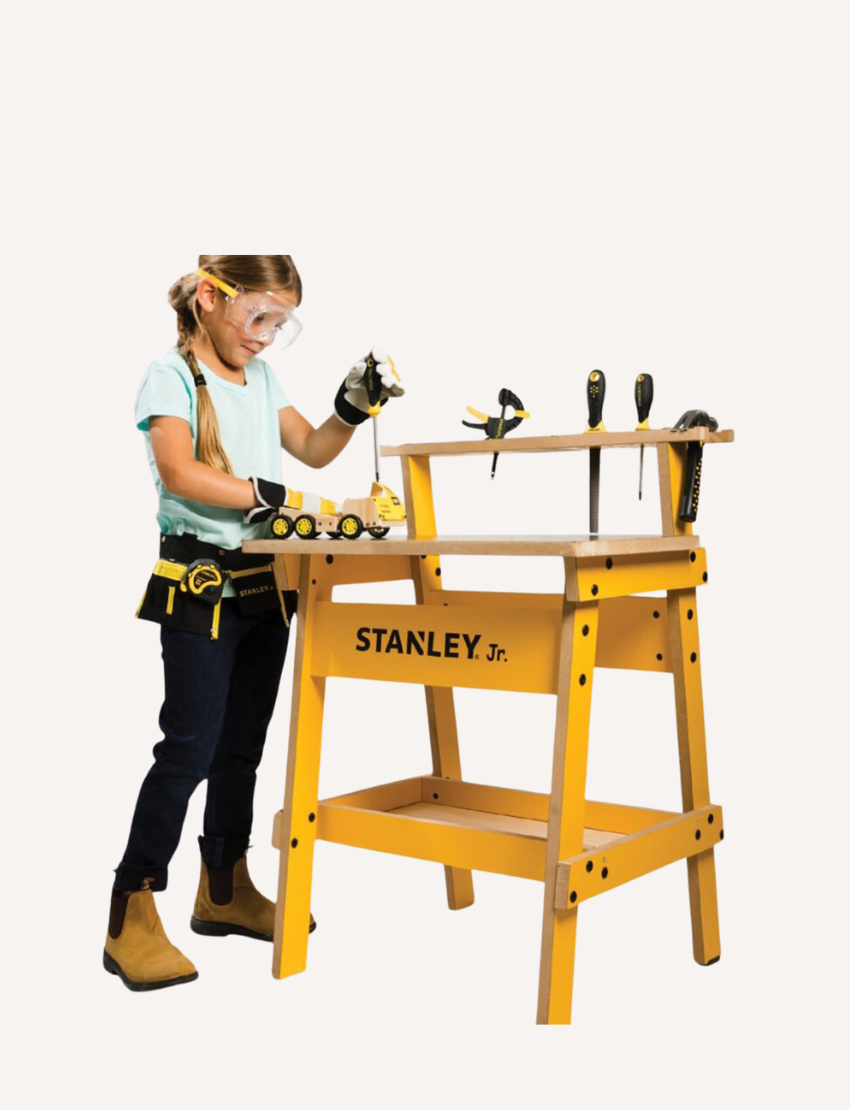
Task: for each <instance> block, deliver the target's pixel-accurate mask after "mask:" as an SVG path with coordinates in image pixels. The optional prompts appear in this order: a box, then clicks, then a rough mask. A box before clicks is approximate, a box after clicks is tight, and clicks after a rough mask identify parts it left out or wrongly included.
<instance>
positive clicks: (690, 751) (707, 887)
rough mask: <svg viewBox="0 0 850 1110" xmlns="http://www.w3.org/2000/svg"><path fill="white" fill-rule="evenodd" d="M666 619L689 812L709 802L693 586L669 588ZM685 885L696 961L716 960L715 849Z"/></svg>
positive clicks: (692, 868)
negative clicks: (688, 898)
mask: <svg viewBox="0 0 850 1110" xmlns="http://www.w3.org/2000/svg"><path fill="white" fill-rule="evenodd" d="M667 621H668V626H669V629H670V649H671V650H670V655H671V660H672V667H673V681H674V686H675V690H676V726H677V731H678V734H679V769H680V772H681V778H682V808H683V809H684V811H685V812H688V811H689V810H693V809H697V808H699V807H700V806H705V805H708V804H709V803H710V801H711V799H710V797H709V791H708V757H707V753H706V747H705V718H704V716H703V704H702V674H701V661H700V650H699V631H698V627H697V596H696V590H694V589H691V590H670V591H668V594H667ZM688 888H689V892H690V903H691V928H692V930H693V943H694V959H695V960H696V962H697V963H698V964H703V965H706V964H713V963H716V962H717V961H718V960H719V959H720V923H719V919H718V915H717V883H716V880H715V875H714V849H709V851H707V852H701V853H700V854H699V855H698V856H691V857H690V858H689V859H688Z"/></svg>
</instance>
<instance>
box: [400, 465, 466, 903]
mask: <svg viewBox="0 0 850 1110" xmlns="http://www.w3.org/2000/svg"><path fill="white" fill-rule="evenodd" d="M401 472H402V479H403V481H404V502H405V507H406V512H407V532H408V535H409V536H410V537H411V538H414V537H416V536H434V535H436V533H437V522H436V518H435V515H434V495H433V491H432V488H431V460H430V459H428V458H424V457H423V458H419V457H416V456H414V457H411V458H402V460H401ZM410 576H411V578H412V579H413V587H414V590H415V592H416V604H417V605H424V604H427V596H426V595H427V594H428V591H434V590H441V589H442V588H443V581H442V571H441V569H440V558H439V556H438V555H429V556H427V557H425V556H421V557H420V556H415V555H414V556H413V557H412V558H411V560H410ZM425 705H426V708H427V711H428V731H429V734H430V737H431V758H432V762H433V767H434V771H433V773H434V775H435V776H437V777H438V778H448V779H455V780H460V779H461V778H462V777H463V776H462V775H461V771H460V747H459V746H458V739H457V719H456V717H455V703H454V692H453V691H452V689H451V688H450V687H445V688H441V687H435V686H426V687H425ZM445 872H446V895H447V897H448V902H449V909H450V910H462V909H465V908H466V907H467V906H471V905H472V903H473V902H474V901H475V892H474V890H473V886H472V872H471V871H465V870H464V869H463V868H460V867H446V869H445Z"/></svg>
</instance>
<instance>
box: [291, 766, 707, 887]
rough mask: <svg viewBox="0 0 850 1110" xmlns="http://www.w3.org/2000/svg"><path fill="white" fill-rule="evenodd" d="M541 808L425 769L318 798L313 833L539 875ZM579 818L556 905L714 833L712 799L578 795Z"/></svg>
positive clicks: (534, 799)
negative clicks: (679, 801) (680, 808)
mask: <svg viewBox="0 0 850 1110" xmlns="http://www.w3.org/2000/svg"><path fill="white" fill-rule="evenodd" d="M548 815H549V795H548V794H534V793H531V792H529V791H524V790H510V789H505V788H503V787H497V786H481V785H479V784H477V783H470V782H459V781H456V780H452V779H442V778H435V777H433V776H430V775H426V776H419V777H416V778H411V779H402V780H400V781H399V782H391V783H386V784H385V785H383V786H374V787H370V788H369V789H367V790H360V791H355V792H354V793H352V794H344V795H341V796H339V797H336V798H328V799H326V800H325V801H322V802H319V809H318V814H317V820H316V823H315V835H316V839H318V840H327V841H331V842H333V843H336V844H347V845H350V846H352V847H355V848H368V849H371V850H372V851H377V852H389V853H392V854H393V855H401V856H410V857H411V858H414V859H423V860H431V861H433V862H434V863H441V864H444V865H445V866H448V867H458V868H462V869H464V870H470V871H492V872H495V873H497V874H501V875H513V876H516V877H518V878H525V879H537V880H540V881H542V880H543V879H544V877H545V867H546V850H547V834H548ZM585 824H586V827H585V829H584V835H583V844H582V851H581V853H578V854H576V855H574V856H572V857H571V858H570V859H569V860H564V861H561V862H559V865H558V866H559V890H560V892H561V894H560V895H559V897H562V898H563V899H565V900H566V901H565V906H568V905H569V902H570V901H572V903H573V904H574V903H575V902H576V901H578V900H582V901H583V900H585V899H586V898H588V897H592V896H593V895H594V894H597V893H601V892H602V890H607V889H612V888H613V887H615V886H618V885H620V884H621V883H623V882H627V881H628V880H629V879H632V878H636V877H637V876H638V875H640V874H645V873H646V872H648V871H651V870H655V869H656V868H658V867H662V866H664V865H665V864H666V863H671V862H673V861H674V860H676V859H682V858H685V857H686V856H690V855H694V854H697V853H698V852H700V851H707V850H710V849H711V848H713V847H714V844H715V843H716V842H717V840H718V839H722V838H723V830H722V818H721V815H720V808H719V807H718V806H706V807H703V809H701V810H695V811H693V812H692V813H687V814H681V813H672V812H669V811H666V810H656V809H643V808H640V807H637V806H621V805H614V804H611V803H608V802H590V801H588V802H586V803H585ZM282 828H283V812H282V811H281V812H280V813H278V814H276V816H275V823H274V832H273V835H272V843H273V844H274V846H275V847H276V848H279V849H282V848H283V837H282ZM618 861H619V862H618ZM580 868H581V869H583V870H584V871H585V872H586V874H587V876H589V877H588V878H586V879H585V880H584V881H583V882H582V883H578V882H577V881H576V876H577V875H578V873H579V869H580ZM594 868H596V873H595V874H593V875H592V873H593V871H594ZM570 870H572V877H573V881H572V882H571V881H570ZM561 872H563V874H561ZM603 872H604V878H602V879H600V876H601V875H602V873H603ZM591 875H592V878H591V877H590V876H591ZM600 882H601V883H602V884H603V885H601V886H600ZM573 894H575V897H574V898H573V897H572V895H573Z"/></svg>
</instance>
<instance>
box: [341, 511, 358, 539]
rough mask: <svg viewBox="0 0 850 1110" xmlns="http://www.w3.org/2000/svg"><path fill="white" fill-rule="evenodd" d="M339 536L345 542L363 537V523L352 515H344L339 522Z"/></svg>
mask: <svg viewBox="0 0 850 1110" xmlns="http://www.w3.org/2000/svg"><path fill="white" fill-rule="evenodd" d="M339 534H340V535H341V536H342V537H343V538H344V539H346V540H356V539H359V537H360V536H362V535H363V521H362V520H361V519H360V517H359V516H355V515H354V513H346V515H345V516H344V517H342V518H341V519H340V522H339Z"/></svg>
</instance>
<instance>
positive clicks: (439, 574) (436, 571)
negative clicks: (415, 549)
mask: <svg viewBox="0 0 850 1110" xmlns="http://www.w3.org/2000/svg"><path fill="white" fill-rule="evenodd" d="M442 573H443V571H442V568H441V567H437V569H436V570H435V571H434V574H436V576H437V577H438V578H439V577H440V576H441V575H442Z"/></svg>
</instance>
